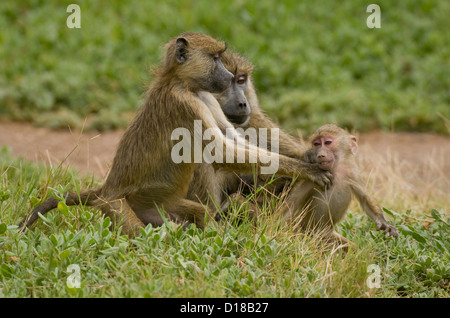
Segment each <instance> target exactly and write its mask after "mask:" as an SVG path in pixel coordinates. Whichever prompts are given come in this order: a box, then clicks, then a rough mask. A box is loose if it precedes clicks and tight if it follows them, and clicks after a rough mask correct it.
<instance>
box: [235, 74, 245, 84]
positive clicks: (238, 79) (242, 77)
mask: <svg viewBox="0 0 450 318" xmlns="http://www.w3.org/2000/svg"><path fill="white" fill-rule="evenodd" d="M246 81H247V77H246V76H245V75H241V76H239V77H238V78H237V80H236V83H238V84H240V85H242V84H245V82H246Z"/></svg>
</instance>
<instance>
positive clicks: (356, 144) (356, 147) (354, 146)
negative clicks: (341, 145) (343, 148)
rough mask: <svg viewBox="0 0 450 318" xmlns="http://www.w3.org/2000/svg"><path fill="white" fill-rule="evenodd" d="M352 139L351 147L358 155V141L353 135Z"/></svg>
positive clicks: (353, 152)
mask: <svg viewBox="0 0 450 318" xmlns="http://www.w3.org/2000/svg"><path fill="white" fill-rule="evenodd" d="M350 140H351V143H350V149H351V150H352V154H354V155H356V154H357V153H358V143H357V142H356V137H355V136H353V135H351V136H350Z"/></svg>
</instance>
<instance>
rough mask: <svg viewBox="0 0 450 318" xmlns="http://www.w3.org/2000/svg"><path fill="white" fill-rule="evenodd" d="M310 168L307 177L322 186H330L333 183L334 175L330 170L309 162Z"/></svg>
mask: <svg viewBox="0 0 450 318" xmlns="http://www.w3.org/2000/svg"><path fill="white" fill-rule="evenodd" d="M309 166H310V168H309V169H308V172H307V177H308V178H309V179H310V180H311V181H312V182H314V183H315V184H317V185H318V186H319V187H321V188H326V187H330V186H331V185H332V184H333V179H334V176H333V174H332V173H331V172H330V171H328V170H322V169H320V168H319V166H318V165H317V164H309Z"/></svg>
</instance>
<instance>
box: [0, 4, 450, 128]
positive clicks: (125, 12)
mask: <svg viewBox="0 0 450 318" xmlns="http://www.w3.org/2000/svg"><path fill="white" fill-rule="evenodd" d="M71 3H77V4H78V5H80V7H81V29H69V28H68V27H67V26H66V19H67V17H68V16H69V15H70V13H67V12H66V8H67V6H68V5H69V4H71ZM369 4H370V2H369V1H345V2H341V1H320V2H307V1H297V0H291V1H277V2H274V1H271V0H257V1H210V0H206V1H173V0H164V1H107V2H106V1H81V0H79V1H73V0H69V1H38V0H36V1H31V0H29V1H10V0H4V1H1V2H0V118H7V119H11V120H20V121H31V122H34V123H36V124H38V125H46V126H50V127H53V128H58V127H67V125H70V126H71V127H74V128H80V127H82V126H83V125H86V129H98V130H106V129H114V128H123V127H126V126H127V124H128V122H129V120H130V119H131V118H132V116H133V114H134V112H135V110H136V109H137V108H138V107H139V106H140V104H141V102H142V98H141V96H142V94H143V92H144V91H145V87H146V85H147V84H148V82H149V81H150V80H151V75H150V73H149V72H148V70H149V69H150V68H151V67H155V66H156V65H157V64H158V62H159V60H160V58H161V55H162V50H161V48H162V46H163V45H164V43H165V42H167V41H168V40H169V39H170V38H171V37H173V36H176V35H178V34H179V33H181V32H184V31H195V32H203V33H207V34H210V35H211V36H213V37H216V38H219V39H221V40H224V41H226V42H227V43H228V46H229V47H230V48H231V49H233V50H236V51H238V52H241V53H242V54H244V55H245V56H246V57H247V58H248V59H250V60H251V61H252V62H253V63H254V64H255V65H256V69H255V72H254V81H255V84H256V87H257V89H258V93H259V98H260V104H261V106H262V107H263V108H264V109H265V110H266V111H267V112H268V113H269V115H270V116H272V117H273V118H274V119H276V120H278V121H279V122H280V124H281V125H282V126H283V127H285V128H290V129H300V130H302V131H305V132H309V131H311V130H313V129H314V128H315V127H317V126H318V125H321V124H323V123H326V122H335V123H337V124H339V125H342V126H345V127H347V128H350V129H357V130H359V131H367V130H372V129H389V130H396V131H400V130H401V131H432V132H438V133H446V134H448V133H449V130H448V127H446V122H447V123H448V119H450V76H449V75H450V32H448V30H449V27H450V23H449V17H450V2H448V1H429V0H426V1H425V0H424V1H416V0H414V1H413V0H410V1H377V4H379V5H380V7H381V28H380V29H369V28H368V27H367V26H366V19H367V17H368V16H369V14H370V13H367V12H366V8H367V6H368V5H369ZM85 121H86V123H85Z"/></svg>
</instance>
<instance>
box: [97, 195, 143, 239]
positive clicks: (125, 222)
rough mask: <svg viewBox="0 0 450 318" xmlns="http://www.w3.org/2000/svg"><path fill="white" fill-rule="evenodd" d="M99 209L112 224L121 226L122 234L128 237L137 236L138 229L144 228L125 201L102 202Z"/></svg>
mask: <svg viewBox="0 0 450 318" xmlns="http://www.w3.org/2000/svg"><path fill="white" fill-rule="evenodd" d="M99 207H100V209H101V210H102V212H103V213H104V214H105V215H106V216H108V217H109V218H110V219H111V220H112V222H113V224H115V225H122V231H123V233H125V234H126V235H128V236H129V237H135V236H138V235H139V228H141V227H145V224H144V223H143V222H142V221H141V220H140V219H139V218H138V217H137V216H136V214H135V213H134V211H133V209H132V208H131V207H130V206H129V205H128V203H127V201H126V200H125V199H117V200H112V201H109V202H104V203H102V204H101V205H100V206H99Z"/></svg>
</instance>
